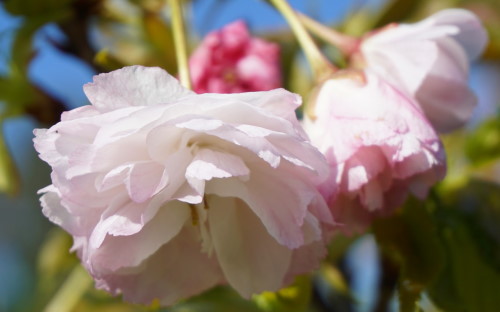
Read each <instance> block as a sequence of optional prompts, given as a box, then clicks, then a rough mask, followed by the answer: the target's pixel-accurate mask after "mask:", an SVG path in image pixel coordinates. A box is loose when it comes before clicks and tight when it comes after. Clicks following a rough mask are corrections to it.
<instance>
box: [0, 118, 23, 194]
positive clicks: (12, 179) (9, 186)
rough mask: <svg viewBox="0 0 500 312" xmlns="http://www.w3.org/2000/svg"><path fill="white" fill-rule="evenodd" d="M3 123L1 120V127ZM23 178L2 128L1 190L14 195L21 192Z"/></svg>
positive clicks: (0, 139) (0, 155) (0, 148)
mask: <svg viewBox="0 0 500 312" xmlns="http://www.w3.org/2000/svg"><path fill="white" fill-rule="evenodd" d="M2 126H3V125H2V124H1V122H0V127H2ZM20 185H21V179H20V177H19V173H18V171H17V168H16V165H15V163H14V160H13V159H12V156H11V155H10V152H9V149H8V148H7V145H6V143H5V140H4V137H3V132H2V131H1V130H0V192H2V193H6V194H8V195H11V196H14V195H17V194H19V189H20Z"/></svg>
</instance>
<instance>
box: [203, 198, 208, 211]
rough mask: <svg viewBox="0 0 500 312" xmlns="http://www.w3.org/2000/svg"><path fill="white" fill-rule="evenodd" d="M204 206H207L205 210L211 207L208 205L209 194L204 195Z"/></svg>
mask: <svg viewBox="0 0 500 312" xmlns="http://www.w3.org/2000/svg"><path fill="white" fill-rule="evenodd" d="M203 208H205V210H208V208H210V207H209V206H208V201H207V196H203Z"/></svg>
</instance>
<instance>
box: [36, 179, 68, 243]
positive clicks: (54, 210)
mask: <svg viewBox="0 0 500 312" xmlns="http://www.w3.org/2000/svg"><path fill="white" fill-rule="evenodd" d="M39 193H44V194H43V196H42V197H41V198H40V202H41V204H42V213H43V214H44V215H45V216H46V217H47V218H48V219H49V220H50V221H51V222H53V223H55V224H57V225H59V226H60V227H62V228H63V229H65V230H66V231H68V232H70V233H73V232H74V230H75V228H77V224H76V220H75V218H74V216H72V215H71V213H70V212H69V211H68V210H67V209H66V208H65V207H64V206H63V205H62V204H61V197H60V195H59V194H58V191H57V189H56V188H55V187H54V186H53V185H49V186H48V187H46V188H44V189H41V190H40V191H39Z"/></svg>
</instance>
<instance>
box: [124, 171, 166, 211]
mask: <svg viewBox="0 0 500 312" xmlns="http://www.w3.org/2000/svg"><path fill="white" fill-rule="evenodd" d="M167 183H168V174H167V171H166V170H165V169H164V167H163V165H161V164H158V163H156V162H151V161H150V162H139V163H135V164H133V165H132V166H131V168H130V171H129V174H128V176H127V178H126V180H125V185H126V187H127V191H128V193H129V195H130V198H131V199H132V200H133V201H135V202H136V203H142V202H145V201H146V200H148V199H150V198H151V197H153V196H154V195H156V194H157V193H158V192H159V191H161V190H162V189H163V188H164V187H165V186H166V185H167Z"/></svg>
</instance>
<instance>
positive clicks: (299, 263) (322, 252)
mask: <svg viewBox="0 0 500 312" xmlns="http://www.w3.org/2000/svg"><path fill="white" fill-rule="evenodd" d="M327 253H328V252H327V250H326V248H325V245H324V244H323V243H322V242H321V241H315V242H312V243H310V244H307V245H304V246H301V247H300V248H298V249H294V250H293V254H292V259H291V261H290V268H289V270H288V272H287V274H286V276H285V278H284V285H288V284H291V283H292V282H294V281H295V278H296V277H297V275H300V274H306V273H309V272H311V271H313V270H316V269H318V268H319V263H320V261H321V260H322V259H324V258H325V257H326V255H327Z"/></svg>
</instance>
